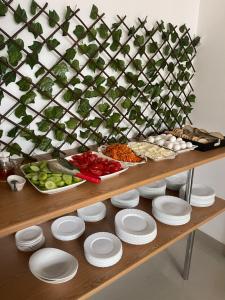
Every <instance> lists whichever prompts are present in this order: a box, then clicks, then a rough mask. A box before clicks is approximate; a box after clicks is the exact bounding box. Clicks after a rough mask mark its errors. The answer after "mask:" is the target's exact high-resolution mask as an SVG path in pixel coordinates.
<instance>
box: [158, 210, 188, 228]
mask: <svg viewBox="0 0 225 300" xmlns="http://www.w3.org/2000/svg"><path fill="white" fill-rule="evenodd" d="M152 214H153V216H154V217H155V218H156V220H158V221H159V222H161V223H163V224H166V225H171V226H180V225H184V224H186V223H188V222H189V221H190V219H191V215H188V216H186V217H185V218H180V219H179V220H176V219H175V220H174V219H171V218H166V217H162V216H161V215H160V214H159V213H158V211H157V210H155V209H152Z"/></svg>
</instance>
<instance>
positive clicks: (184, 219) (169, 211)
mask: <svg viewBox="0 0 225 300" xmlns="http://www.w3.org/2000/svg"><path fill="white" fill-rule="evenodd" d="M152 214H153V216H154V217H155V218H156V219H157V220H158V221H160V222H161V223H164V224H167V225H174V226H177V225H183V224H186V223H188V222H189V221H190V219H191V205H190V204H188V203H187V202H186V201H184V200H183V199H180V198H178V197H173V196H161V197H158V198H155V199H154V200H153V201H152Z"/></svg>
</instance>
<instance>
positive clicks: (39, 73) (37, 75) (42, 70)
mask: <svg viewBox="0 0 225 300" xmlns="http://www.w3.org/2000/svg"><path fill="white" fill-rule="evenodd" d="M44 73H45V69H44V68H43V67H40V68H39V69H38V70H37V71H36V72H35V76H36V78H38V77H39V76H40V75H42V74H44Z"/></svg>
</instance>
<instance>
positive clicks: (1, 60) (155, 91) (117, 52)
mask: <svg viewBox="0 0 225 300" xmlns="http://www.w3.org/2000/svg"><path fill="white" fill-rule="evenodd" d="M5 15H6V16H8V15H10V16H11V18H14V20H15V21H16V23H17V27H18V28H17V29H16V31H15V32H14V33H13V34H10V33H8V32H7V30H6V29H3V27H4V26H3V27H2V28H0V89H1V91H0V100H1V106H0V109H1V117H0V118H1V119H0V121H1V123H0V135H1V144H2V145H3V149H8V150H10V151H11V153H16V154H21V153H22V154H23V155H24V156H27V155H28V156H31V155H32V154H34V152H35V151H37V149H38V150H39V151H42V152H46V151H50V150H54V152H59V151H62V150H63V149H65V148H71V147H76V146H80V150H84V149H87V147H88V145H90V144H93V143H97V144H102V143H105V142H115V141H120V142H126V141H127V140H129V139H131V138H133V137H135V136H142V137H146V136H147V135H149V134H150V133H158V132H160V131H162V130H164V129H171V128H174V127H175V126H179V127H181V126H182V125H183V124H184V123H186V122H187V121H189V122H191V121H190V118H189V113H190V112H191V110H192V103H193V102H194V101H195V96H194V94H193V87H192V85H191V79H192V77H193V75H194V72H195V69H194V67H193V64H192V61H193V59H194V57H195V55H196V49H195V48H196V46H197V44H198V43H199V37H195V38H193V39H192V38H191V36H190V33H189V31H190V30H189V29H188V28H187V27H186V26H185V25H182V26H180V27H179V28H178V27H177V26H173V25H172V24H171V23H169V24H167V25H165V24H164V22H162V21H161V22H157V23H156V25H155V26H154V27H153V28H151V30H149V29H148V28H147V27H146V26H147V21H146V19H145V20H141V19H138V20H137V21H138V22H137V25H136V26H133V27H129V26H128V25H127V24H126V22H125V20H126V17H120V16H117V20H116V23H114V24H112V25H107V23H106V22H105V21H104V14H99V13H98V9H97V7H96V6H95V5H93V7H92V10H91V14H90V17H91V23H90V22H89V23H90V24H88V25H87V21H86V22H84V21H83V20H82V19H81V17H79V9H75V10H72V9H71V8H70V7H67V9H66V14H65V16H64V17H63V18H61V20H60V18H59V16H58V14H57V13H56V12H55V11H54V10H49V11H48V10H47V4H45V5H44V6H40V5H39V4H37V3H36V2H34V1H32V2H31V8H30V13H29V15H28V13H27V12H26V11H25V10H24V9H23V8H21V6H20V5H18V6H17V5H16V6H15V5H13V1H0V21H1V24H2V23H3V22H4V16H5ZM43 17H45V19H46V21H47V22H48V25H49V28H48V31H49V32H48V33H47V35H46V34H45V32H44V30H43V28H46V27H43V26H42V25H41V22H42V21H41V20H42V19H41V18H43ZM24 32H29V33H27V34H30V35H31V36H34V37H35V40H34V41H33V43H32V44H29V43H28V42H26V41H25V42H24V41H23V40H22V38H21V37H20V36H21V35H22V34H23V33H24ZM64 43H65V44H67V45H69V46H67V47H66V48H65V47H64V49H63V50H62V49H59V48H61V45H62V44H64ZM60 44H61V45H60ZM53 56H54V59H53ZM51 60H52V61H51ZM49 61H50V62H49ZM15 82H16V83H15ZM16 89H17V90H16ZM21 92H22V93H21ZM24 92H25V93H24ZM5 107H7V109H5ZM24 141H25V142H26V143H24ZM24 145H25V146H24Z"/></svg>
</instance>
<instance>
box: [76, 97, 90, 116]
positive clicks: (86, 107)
mask: <svg viewBox="0 0 225 300" xmlns="http://www.w3.org/2000/svg"><path fill="white" fill-rule="evenodd" d="M90 109H91V106H90V104H89V101H88V99H81V100H80V103H79V105H78V109H77V113H78V114H80V115H81V116H82V117H83V118H85V117H88V116H89V114H90Z"/></svg>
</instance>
